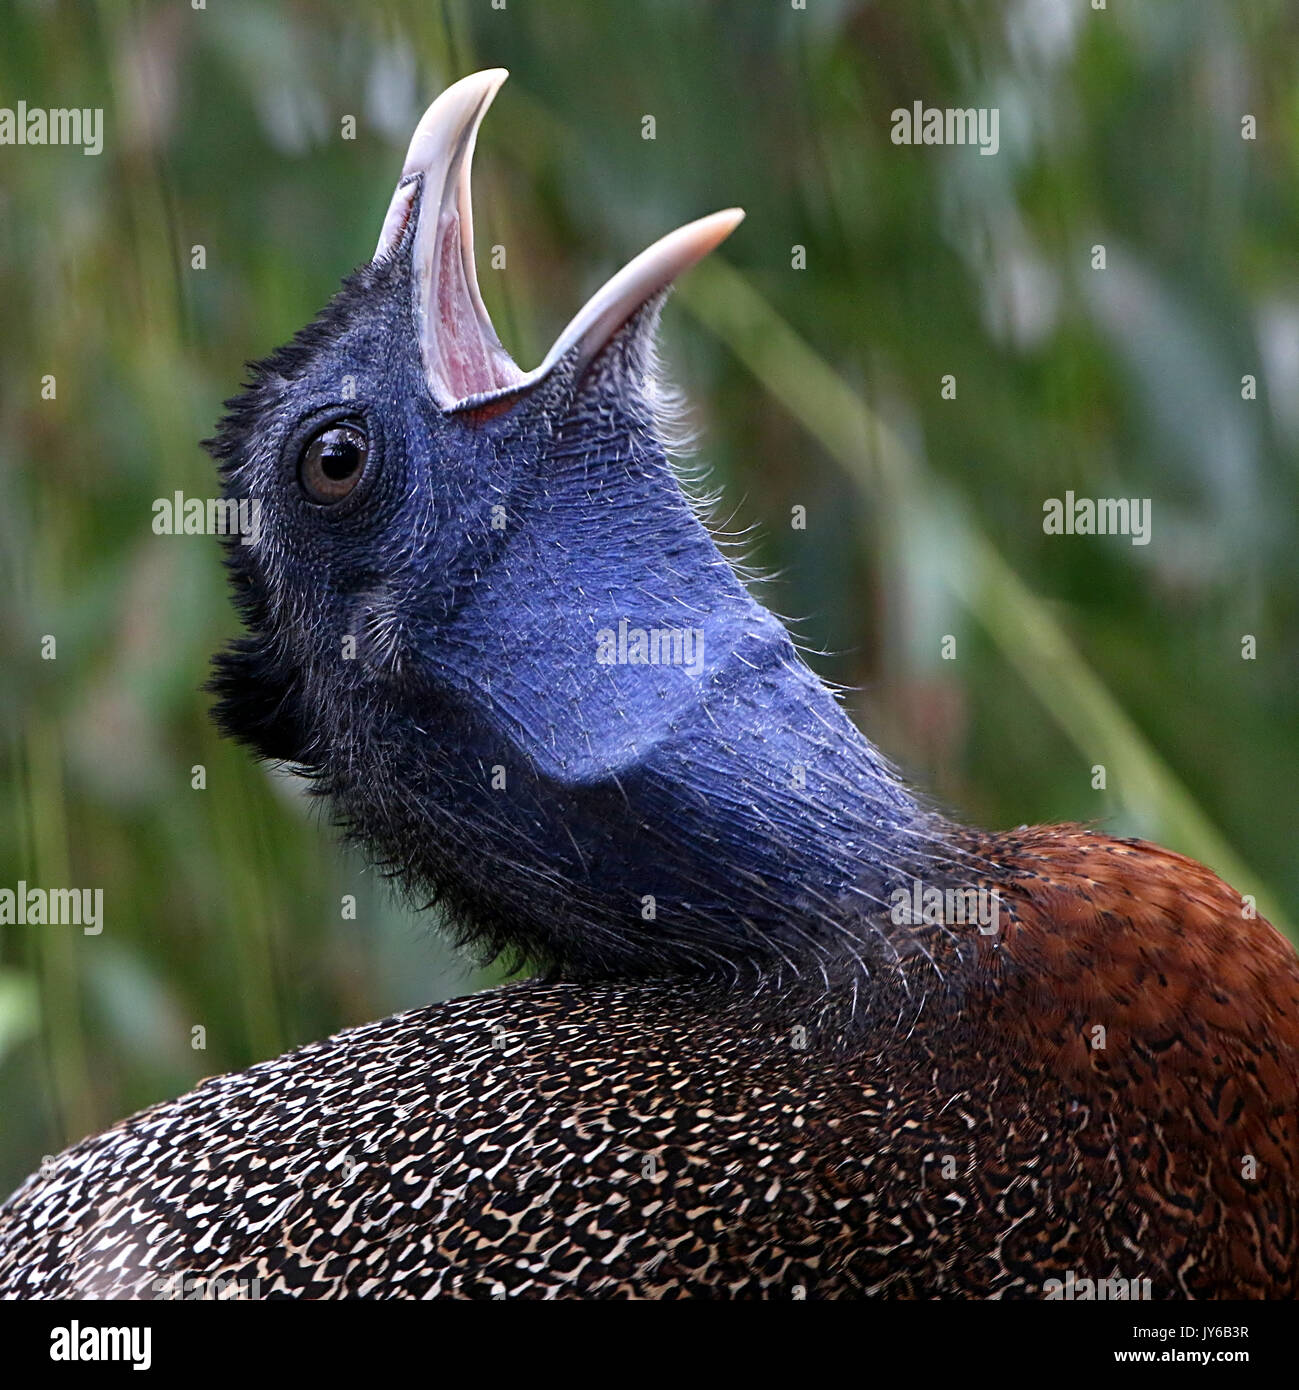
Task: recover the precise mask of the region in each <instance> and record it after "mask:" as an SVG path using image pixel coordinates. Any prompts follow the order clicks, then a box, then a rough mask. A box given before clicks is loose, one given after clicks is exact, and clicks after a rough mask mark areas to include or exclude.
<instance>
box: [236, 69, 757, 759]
mask: <svg viewBox="0 0 1299 1390" xmlns="http://www.w3.org/2000/svg"><path fill="white" fill-rule="evenodd" d="M505 77H506V73H505V72H504V71H503V70H501V69H495V70H491V71H487V72H482V73H477V74H475V75H473V76H471V77H467V78H465V79H463V80H462V81H460V82H457V83H456V84H455V85H454V86H452V87H450V88H448V89H447V90H446V91H444V92H443V93H442V95H441V96H440V97H438V99H437V100H436V101H435V102H434V103H433V105H432V106H430V107H429V109H428V111H427V112H426V113H425V115H424V117H423V119H422V120H421V121H420V123H419V126H418V128H417V129H416V131H415V134H414V137H413V138H412V140H411V143H410V149H409V152H408V154H407V156H406V161H405V164H404V166H403V168H402V172H401V177H400V179H399V181H398V183H397V187H396V190H395V192H394V193H393V196H392V200H391V203H390V205H389V207H388V209H387V213H386V215H385V217H384V219H383V224H382V230H381V232H380V235H379V241H378V246H377V248H376V250H375V254H374V256H373V258H372V259H371V260H370V261H369V262H368V263H367V264H365V265H364V266H362V267H361V268H360V269H359V270H358V271H357V272H356V273H354V274H353V275H352V276H351V277H350V278H348V279H347V280H346V281H345V283H344V284H343V286H342V288H341V290H340V291H339V292H338V294H337V295H336V296H335V297H334V299H333V300H332V302H331V303H330V304H329V305H328V306H327V307H326V308H325V310H324V311H323V312H322V313H321V314H320V315H319V316H318V317H317V319H316V320H315V321H314V322H313V323H311V324H310V325H309V326H308V327H307V328H305V329H304V330H303V331H302V332H300V333H299V334H298V335H297V336H296V338H295V339H294V340H293V341H292V342H291V343H290V344H288V345H287V346H286V347H284V348H282V349H280V350H279V351H278V352H276V353H274V354H273V355H272V356H271V357H269V358H268V359H266V360H265V361H263V362H261V363H259V364H257V365H255V366H254V368H253V369H252V379H251V381H250V383H249V384H248V386H247V389H246V390H245V391H244V393H243V394H242V395H241V396H239V397H238V398H236V399H235V400H233V401H231V402H228V414H227V415H226V417H225V419H224V420H223V422H222V425H221V428H220V431H219V433H218V435H217V437H216V439H215V440H214V441H212V442H211V444H210V446H209V447H210V448H211V450H212V452H213V453H214V454H215V456H216V458H217V460H218V462H219V463H220V465H221V470H222V476H223V480H224V485H225V490H226V495H227V497H228V498H230V499H233V500H237V501H241V502H248V503H253V504H255V505H256V507H257V512H258V526H257V528H256V529H257V533H258V534H257V536H256V539H255V542H254V543H251V544H244V543H242V540H246V539H248V538H246V537H245V538H242V539H241V541H240V542H238V543H231V544H229V545H228V548H227V558H228V561H229V565H230V568H231V571H232V577H233V580H234V583H235V587H236V594H237V597H238V599H239V602H240V605H241V607H242V609H243V613H244V616H245V618H246V620H247V622H248V625H249V629H250V635H249V637H248V638H247V639H245V640H243V641H241V642H239V643H237V644H236V645H235V646H234V648H232V649H231V650H230V651H229V652H227V653H225V654H223V655H222V657H220V658H219V661H218V674H217V678H216V683H215V685H216V689H217V691H218V693H219V694H220V695H221V696H222V706H221V712H222V718H223V719H224V721H225V723H226V724H227V725H228V727H229V728H230V730H231V732H233V733H235V734H236V735H238V736H239V737H241V738H243V739H245V740H246V741H248V742H250V743H252V744H253V745H254V746H255V747H256V748H257V749H258V751H260V752H262V753H263V754H265V755H267V756H270V757H275V758H284V759H290V760H298V761H308V762H309V761H311V759H312V755H313V752H314V751H317V750H319V748H320V747H321V746H322V745H324V744H326V743H328V742H329V741H330V740H331V739H332V738H333V735H334V733H335V732H336V729H337V727H338V725H339V722H340V721H343V722H348V721H354V720H355V719H358V718H362V717H368V715H369V714H370V713H371V712H372V710H373V706H374V704H375V702H376V701H379V702H392V701H395V702H397V703H400V702H401V701H402V699H403V698H408V699H411V700H414V701H416V702H417V703H418V709H417V710H415V709H414V707H412V712H414V713H417V714H418V715H420V716H422V717H425V718H427V717H430V714H431V711H430V709H429V707H428V703H427V702H428V698H429V696H430V694H434V695H436V694H438V693H439V692H440V693H441V694H443V695H445V696H446V697H447V699H449V700H452V701H455V700H458V699H464V698H472V696H473V693H474V692H475V691H476V690H479V689H480V687H481V685H482V682H483V680H484V678H485V677H486V676H487V675H488V674H489V673H488V672H487V671H486V670H485V669H484V668H483V667H482V666H481V664H479V663H478V662H477V661H476V660H475V655H476V654H475V653H474V652H472V651H466V650H465V642H466V640H469V641H470V642H471V645H472V638H471V634H468V633H467V632H466V630H465V629H464V625H463V624H457V618H458V617H460V616H462V615H463V613H464V609H465V605H466V603H469V602H471V601H472V600H473V598H474V596H475V592H476V591H477V593H478V594H479V596H481V594H482V593H483V592H485V589H486V588H490V587H491V586H492V585H493V584H499V583H500V582H501V579H502V575H503V574H504V573H505V572H506V571H508V572H509V573H510V574H512V575H514V576H520V575H521V577H522V578H523V579H524V580H525V582H526V583H527V584H528V585H530V586H531V591H532V592H531V601H530V602H529V603H528V604H527V605H526V606H527V607H528V608H529V609H533V610H535V609H536V607H537V605H541V606H542V608H543V609H544V604H545V600H546V595H547V594H548V595H549V598H550V599H551V600H552V602H553V604H554V605H555V606H556V607H557V608H563V607H565V606H566V605H570V601H571V600H572V598H573V596H574V595H573V590H572V588H571V586H570V585H569V584H568V581H569V580H571V579H574V578H575V577H576V575H575V572H574V571H573V569H572V568H571V566H568V565H565V564H564V563H563V562H562V561H561V560H560V558H559V555H558V552H554V551H552V553H551V555H550V556H549V560H550V563H549V564H547V565H545V566H541V567H538V566H537V564H536V560H537V553H536V551H537V547H538V546H543V547H544V544H545V542H543V540H542V538H541V537H540V535H539V534H538V533H539V532H540V531H542V530H546V531H548V532H551V533H552V534H551V535H550V537H549V538H548V539H549V540H550V541H551V542H552V543H553V544H554V545H559V546H562V545H563V536H562V534H553V533H555V532H557V531H561V530H562V525H563V524H567V525H569V526H572V527H579V526H582V525H583V524H586V523H589V522H590V521H591V520H592V519H595V520H596V521H597V522H598V521H599V519H600V515H601V513H603V514H604V516H605V517H606V518H607V517H608V514H609V513H610V511H613V512H617V511H619V510H620V507H625V506H626V505H627V504H628V503H630V502H631V501H633V500H634V498H633V494H634V493H635V492H636V488H635V487H634V486H633V487H632V488H630V489H628V492H627V494H626V495H624V496H623V497H622V498H621V499H612V498H611V491H612V486H611V480H610V479H609V478H607V477H603V476H601V470H600V469H599V468H598V467H597V466H595V464H594V463H593V462H592V460H593V459H595V458H596V456H599V458H603V459H606V460H608V461H610V462H613V463H614V465H615V466H622V467H623V468H628V467H634V464H633V459H634V458H640V459H641V460H642V463H643V464H644V465H645V466H647V467H649V468H650V470H651V471H653V464H654V462H655V460H653V459H646V458H645V455H646V454H647V450H646V448H645V444H646V442H647V440H646V432H647V431H649V432H651V433H652V417H653V408H654V401H653V399H652V396H653V391H654V383H653V379H652V371H651V367H652V337H653V331H654V323H655V320H656V317H657V310H658V306H659V304H660V302H661V300H662V298H663V296H664V293H665V292H666V290H667V288H668V286H669V285H670V284H671V283H672V281H673V279H674V278H675V277H676V276H677V275H678V274H679V273H680V272H681V271H682V270H684V269H685V268H686V267H688V266H689V265H691V264H692V263H693V262H694V261H696V260H698V259H699V258H700V257H701V256H703V255H704V254H705V253H706V252H708V251H709V250H711V249H712V248H713V247H714V246H716V245H717V243H718V242H720V241H721V240H722V239H723V238H724V237H725V236H727V235H728V234H729V233H730V232H731V231H732V230H733V229H734V227H735V226H736V225H737V223H738V222H739V220H740V219H741V217H742V215H743V214H742V213H740V212H739V211H738V210H731V211H728V212H721V213H716V214H714V215H713V216H711V217H706V218H703V219H702V220H700V221H698V222H694V223H691V224H690V225H688V226H685V227H682V228H680V229H678V230H677V231H675V232H673V233H671V234H670V235H669V236H666V237H664V238H663V239H662V240H660V241H659V242H657V243H656V244H655V245H653V246H651V247H650V248H649V249H648V250H646V251H645V252H644V253H642V254H641V255H640V256H638V257H636V259H635V260H633V261H632V262H631V263H630V264H629V265H627V266H626V267H625V268H624V269H623V270H622V271H621V272H619V274H617V275H615V276H614V277H613V278H612V279H611V280H610V281H609V282H608V283H607V284H605V285H604V287H603V288H602V289H600V290H599V291H598V293H596V294H595V295H594V296H593V297H592V298H591V299H590V300H589V301H588V303H587V304H586V305H585V307H584V308H583V309H582V310H581V311H580V312H579V313H578V314H577V315H576V316H575V317H574V318H573V320H572V321H571V322H570V323H569V325H568V327H567V328H566V329H565V330H564V331H563V332H562V333H561V334H560V336H559V338H558V340H557V341H556V342H555V345H554V346H553V347H552V348H551V350H550V352H549V353H548V354H547V356H546V358H545V360H544V361H543V362H542V363H541V365H540V366H539V367H537V368H536V369H535V370H533V371H530V372H524V371H522V370H520V368H519V367H518V366H516V364H515V363H514V361H513V359H512V358H511V357H510V355H509V353H508V352H507V351H506V350H505V349H504V348H503V347H502V346H501V343H500V341H499V339H498V337H497V335H496V332H495V330H494V329H493V327H492V323H491V320H490V318H489V316H488V313H487V310H486V308H485V306H484V304H483V300H482V296H481V294H480V292H479V287H478V277H477V271H476V268H475V259H474V247H473V212H472V204H471V196H470V164H471V159H472V155H473V149H474V143H475V138H476V135H477V131H478V126H479V123H480V121H481V120H482V117H483V115H484V113H485V112H486V110H487V108H488V106H489V105H490V103H491V100H492V98H493V97H494V95H495V94H496V91H497V90H498V88H499V87H500V85H501V83H502V82H503V81H504V79H505ZM648 452H656V451H653V450H650V451H648ZM583 458H585V459H586V460H587V463H586V465H585V466H584V467H574V466H573V465H574V460H580V459H583ZM651 481H653V482H655V483H657V484H658V485H659V490H660V491H663V492H666V493H668V494H669V497H668V500H669V502H671V501H672V499H671V497H670V493H671V490H672V487H673V486H674V485H673V483H672V480H671V477H670V474H669V472H668V471H667V470H662V471H661V472H660V473H659V474H658V475H657V476H656V477H655V478H653V479H652V480H651V479H648V478H641V479H640V480H639V482H640V485H641V486H642V487H644V486H645V485H646V484H648V483H649V482H651ZM602 490H603V495H602V496H593V492H595V493H598V492H601V491H602ZM539 511H540V512H544V513H545V514H546V515H545V516H541V517H539V516H538V512H539ZM670 511H671V515H670V516H669V517H668V519H667V520H668V524H671V522H672V521H673V520H677V519H681V518H682V517H683V515H684V513H683V512H682V511H681V510H680V508H679V507H673V508H671V509H670ZM557 515H561V516H562V522H557V521H556V520H555V518H556V516H557ZM615 548H616V547H615V546H613V545H612V544H611V545H608V546H606V547H605V548H604V553H603V554H602V556H601V557H600V558H601V564H600V567H599V569H598V570H597V571H596V572H595V573H594V574H588V575H587V576H586V577H587V579H588V581H595V582H596V585H597V587H598V581H600V580H601V579H604V580H607V581H609V582H610V583H611V584H612V586H613V587H614V588H615V589H616V588H617V587H618V585H619V583H620V582H625V583H627V584H631V585H633V586H634V585H635V583H636V582H637V578H638V577H637V575H636V574H635V573H634V572H631V571H629V572H628V573H626V574H624V575H622V576H621V578H620V576H619V575H618V573H617V572H616V571H617V570H618V569H619V568H625V567H620V566H619V565H616V564H614V563H613V560H614V558H615V556H614V551H615ZM627 558H628V562H629V563H630V564H631V565H633V566H634V564H635V560H634V557H630V556H629V557H627ZM529 565H531V569H530V570H527V572H525V573H522V574H521V571H524V570H525V567H526V566H529ZM543 570H544V571H548V572H550V573H549V578H550V579H551V580H552V581H553V583H552V585H551V587H550V588H549V589H548V588H547V578H548V574H547V573H546V572H543ZM556 570H558V571H559V573H555V571H556ZM496 616H497V617H498V618H505V619H506V620H507V621H511V622H514V623H516V624H519V623H523V624H524V625H525V626H526V625H528V624H527V623H525V615H524V612H523V611H522V609H521V608H516V611H515V612H514V613H513V614H512V615H511V614H504V613H497V614H496ZM533 616H534V617H536V618H539V619H541V620H542V626H544V625H545V623H544V619H545V617H546V616H547V615H546V614H545V613H544V611H543V612H535V611H534V613H533ZM549 616H550V617H551V618H554V617H556V616H557V614H556V613H553V612H552V613H551V614H550V615H549ZM563 626H564V625H563V623H562V622H560V623H559V625H558V627H557V626H555V625H554V624H552V625H551V628H550V632H549V638H548V640H543V641H542V643H541V644H540V645H539V646H538V647H537V649H536V655H537V657H538V662H539V664H541V665H544V662H545V660H546V659H548V658H552V659H553V658H554V657H556V656H562V657H563V658H565V659H567V660H570V661H571V658H572V656H573V653H572V652H571V651H569V652H563V651H561V649H560V645H559V642H560V638H561V636H564V637H567V636H569V635H571V634H566V633H565V634H561V633H560V631H559V630H558V629H559V627H563ZM592 642H593V635H592V636H591V640H590V641H584V644H583V645H584V649H585V648H586V647H590V648H591V650H592V651H593V650H594V648H593V646H592ZM477 654H479V655H481V653H477ZM403 692H406V694H405V697H404V696H403Z"/></svg>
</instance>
